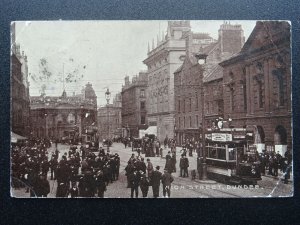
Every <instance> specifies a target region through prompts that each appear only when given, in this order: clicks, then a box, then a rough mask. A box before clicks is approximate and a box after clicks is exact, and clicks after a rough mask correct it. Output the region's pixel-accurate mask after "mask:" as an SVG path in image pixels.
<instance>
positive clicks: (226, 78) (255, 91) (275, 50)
mask: <svg viewBox="0 0 300 225" xmlns="http://www.w3.org/2000/svg"><path fill="white" fill-rule="evenodd" d="M290 52H291V49H290V24H289V23H288V22H278V21H264V22H261V21H258V22H257V23H256V26H255V28H254V30H253V31H252V33H251V35H250V36H249V38H248V40H247V42H246V43H245V45H244V47H243V48H242V50H241V51H240V53H239V54H237V55H236V56H234V57H232V58H230V59H228V60H225V61H223V62H222V63H220V65H221V66H222V67H223V68H224V75H223V84H224V95H223V98H224V117H225V118H229V117H230V118H232V125H233V126H234V127H243V126H244V127H246V126H247V127H249V126H250V127H251V126H252V127H254V128H255V130H256V131H257V135H256V136H255V144H256V145H257V146H259V147H258V148H257V150H258V151H263V150H266V151H276V152H277V151H279V152H280V153H281V154H284V153H285V151H286V149H287V148H291V147H292V128H291V123H292V120H291V119H292V118H291V54H290Z"/></svg>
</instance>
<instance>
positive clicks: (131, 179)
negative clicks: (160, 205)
mask: <svg viewBox="0 0 300 225" xmlns="http://www.w3.org/2000/svg"><path fill="white" fill-rule="evenodd" d="M166 164H167V163H166ZM125 171H126V174H125V175H126V176H127V188H131V198H133V197H134V196H135V197H136V198H138V196H139V188H140V189H141V192H142V197H143V198H146V197H147V196H148V192H149V187H152V191H153V197H154V198H158V197H159V189H160V184H162V191H163V196H164V197H167V198H169V197H170V196H171V183H172V182H173V181H174V178H173V176H172V175H171V173H172V172H170V171H169V168H168V167H167V166H166V167H165V169H164V173H163V174H162V173H161V172H160V166H156V167H155V170H154V167H153V164H152V162H151V160H150V159H149V158H148V159H147V163H145V162H144V158H143V157H141V156H135V154H132V155H131V157H130V158H129V160H128V163H127V166H126V168H125Z"/></svg>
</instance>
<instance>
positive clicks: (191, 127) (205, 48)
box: [174, 23, 244, 145]
mask: <svg viewBox="0 0 300 225" xmlns="http://www.w3.org/2000/svg"><path fill="white" fill-rule="evenodd" d="M184 37H185V38H186V46H187V47H186V58H185V60H184V63H183V65H182V66H181V67H179V68H178V69H177V70H176V71H175V73H174V77H175V78H174V79H175V81H174V82H175V108H176V113H175V115H176V137H177V143H178V144H179V145H181V143H182V142H183V140H185V139H194V140H199V139H200V128H201V127H202V96H201V92H202V84H203V85H204V87H203V88H204V89H203V92H204V93H203V95H204V119H205V121H204V123H205V124H204V127H207V126H210V123H211V121H213V120H214V119H216V118H218V117H219V116H223V93H222V92H223V82H222V77H223V69H222V67H221V66H219V65H218V63H220V62H221V61H222V60H224V59H227V58H229V57H230V56H232V55H233V54H234V53H237V52H239V51H240V50H241V48H242V46H243V44H244V32H243V30H242V27H241V25H231V24H229V23H224V24H222V25H221V26H220V29H219V38H218V40H214V39H213V38H211V37H210V36H209V35H208V34H203V33H192V32H187V33H186V34H185V36H184ZM233 40H234V41H233ZM196 54H206V55H207V59H206V63H205V64H204V65H202V67H201V66H200V65H199V64H198V61H197V59H196V57H195V55H196ZM201 68H203V71H202V69H201Z"/></svg>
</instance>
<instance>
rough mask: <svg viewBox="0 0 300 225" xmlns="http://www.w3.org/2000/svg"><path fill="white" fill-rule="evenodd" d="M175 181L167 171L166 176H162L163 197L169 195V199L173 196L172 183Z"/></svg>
mask: <svg viewBox="0 0 300 225" xmlns="http://www.w3.org/2000/svg"><path fill="white" fill-rule="evenodd" d="M173 181H174V178H173V176H172V175H171V174H170V173H169V171H168V170H165V172H164V174H163V175H162V179H161V183H162V185H163V195H164V197H166V194H168V196H167V198H170V196H171V183H172V182H173Z"/></svg>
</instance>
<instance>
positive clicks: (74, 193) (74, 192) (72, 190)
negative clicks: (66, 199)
mask: <svg viewBox="0 0 300 225" xmlns="http://www.w3.org/2000/svg"><path fill="white" fill-rule="evenodd" d="M68 194H70V196H71V198H77V197H78V195H79V190H78V187H77V185H76V181H72V187H71V188H70V189H69V192H68Z"/></svg>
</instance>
